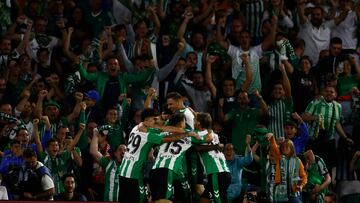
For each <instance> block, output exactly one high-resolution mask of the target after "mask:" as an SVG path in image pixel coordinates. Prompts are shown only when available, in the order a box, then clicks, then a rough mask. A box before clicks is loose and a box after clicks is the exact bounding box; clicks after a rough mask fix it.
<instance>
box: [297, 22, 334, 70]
mask: <svg viewBox="0 0 360 203" xmlns="http://www.w3.org/2000/svg"><path fill="white" fill-rule="evenodd" d="M333 27H335V22H334V20H330V21H326V22H323V23H322V24H321V25H320V27H319V28H317V27H315V26H313V25H312V23H311V22H310V21H309V20H308V21H307V22H306V23H304V24H303V25H301V26H300V32H299V34H298V37H299V38H301V39H303V40H304V41H305V51H304V55H306V56H309V57H310V59H311V61H312V62H313V64H316V63H317V62H318V60H319V54H320V52H321V51H322V50H327V49H329V44H330V37H331V30H332V28H333Z"/></svg>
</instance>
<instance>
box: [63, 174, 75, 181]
mask: <svg viewBox="0 0 360 203" xmlns="http://www.w3.org/2000/svg"><path fill="white" fill-rule="evenodd" d="M68 177H72V178H74V180H75V183H76V176H75V174H73V173H67V174H65V175H63V176H62V177H61V181H62V182H63V183H64V182H65V180H66V178H68Z"/></svg>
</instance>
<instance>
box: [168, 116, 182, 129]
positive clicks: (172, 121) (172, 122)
mask: <svg viewBox="0 0 360 203" xmlns="http://www.w3.org/2000/svg"><path fill="white" fill-rule="evenodd" d="M183 120H185V115H184V114H183V113H175V114H173V115H172V116H171V118H170V119H169V122H168V125H170V126H176V125H177V124H179V123H180V122H181V121H183Z"/></svg>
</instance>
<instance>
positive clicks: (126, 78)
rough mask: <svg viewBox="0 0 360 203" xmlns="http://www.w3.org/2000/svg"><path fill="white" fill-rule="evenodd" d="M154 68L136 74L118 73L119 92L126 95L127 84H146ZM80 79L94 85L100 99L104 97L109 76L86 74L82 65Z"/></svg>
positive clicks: (105, 74)
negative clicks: (82, 78)
mask: <svg viewBox="0 0 360 203" xmlns="http://www.w3.org/2000/svg"><path fill="white" fill-rule="evenodd" d="M154 70H155V69H154V68H148V69H145V70H144V71H141V72H139V73H137V74H129V73H120V74H119V75H118V76H117V78H118V81H119V84H120V92H121V93H127V90H128V85H129V84H146V83H147V82H148V80H149V79H150V78H151V76H152V74H153V73H154ZM79 71H80V75H81V77H84V78H85V79H86V80H89V81H91V82H94V83H95V86H96V90H97V91H98V92H99V95H100V97H103V96H104V91H105V86H106V83H107V82H108V80H109V77H110V76H109V74H108V73H105V72H100V71H98V72H96V73H88V72H87V71H86V70H85V69H84V67H83V66H82V64H80V65H79Z"/></svg>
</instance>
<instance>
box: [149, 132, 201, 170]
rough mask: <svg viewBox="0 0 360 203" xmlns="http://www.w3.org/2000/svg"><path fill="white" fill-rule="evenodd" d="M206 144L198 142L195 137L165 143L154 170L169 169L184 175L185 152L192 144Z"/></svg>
mask: <svg viewBox="0 0 360 203" xmlns="http://www.w3.org/2000/svg"><path fill="white" fill-rule="evenodd" d="M204 142H205V141H204V140H196V139H195V138H193V137H191V138H190V137H185V138H183V139H181V140H177V141H175V142H168V143H163V144H162V145H160V148H159V153H158V156H157V157H156V159H155V164H154V166H153V169H156V168H167V169H169V170H172V171H173V172H174V173H176V174H182V170H183V159H184V155H185V152H186V151H187V150H188V149H189V148H190V147H191V146H192V143H195V144H200V143H204Z"/></svg>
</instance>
